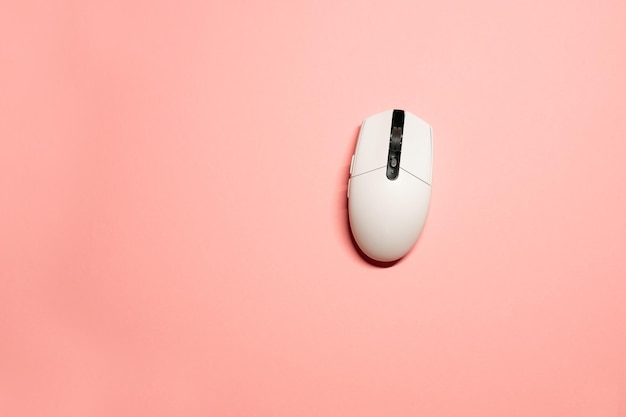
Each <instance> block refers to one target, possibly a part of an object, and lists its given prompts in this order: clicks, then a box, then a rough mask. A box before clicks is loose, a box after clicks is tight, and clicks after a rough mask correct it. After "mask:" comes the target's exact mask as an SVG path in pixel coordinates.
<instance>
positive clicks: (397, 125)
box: [387, 110, 404, 181]
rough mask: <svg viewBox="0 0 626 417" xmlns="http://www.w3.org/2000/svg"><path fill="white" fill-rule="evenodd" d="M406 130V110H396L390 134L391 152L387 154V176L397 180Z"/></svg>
mask: <svg viewBox="0 0 626 417" xmlns="http://www.w3.org/2000/svg"><path fill="white" fill-rule="evenodd" d="M403 130H404V110H394V111H393V117H392V119H391V133H390V135H389V154H388V155H387V178H388V179H390V180H392V181H393V180H395V179H396V178H398V174H399V173H400V154H401V152H402V133H403Z"/></svg>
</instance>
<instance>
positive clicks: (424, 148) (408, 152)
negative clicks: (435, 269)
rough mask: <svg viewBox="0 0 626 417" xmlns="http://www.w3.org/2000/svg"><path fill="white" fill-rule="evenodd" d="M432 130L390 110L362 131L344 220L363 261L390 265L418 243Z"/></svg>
mask: <svg viewBox="0 0 626 417" xmlns="http://www.w3.org/2000/svg"><path fill="white" fill-rule="evenodd" d="M432 149H433V144H432V129H431V127H430V126H429V125H428V124H427V123H426V122H424V121H423V120H421V119H419V118H418V117H417V116H415V115H413V114H411V113H409V112H407V111H403V110H389V111H386V112H383V113H379V114H376V115H374V116H371V117H368V118H367V119H365V121H364V122H363V124H362V125H361V130H360V132H359V138H358V140H357V144H356V150H355V152H354V155H352V163H351V164H350V179H349V180H348V215H349V218H350V228H351V229H352V235H353V236H354V240H355V241H356V243H357V244H358V246H359V248H360V249H361V250H362V251H363V253H364V254H365V255H367V256H368V257H370V258H371V259H373V260H376V261H380V262H391V261H395V260H398V259H400V258H402V257H403V256H404V255H406V254H407V253H408V252H409V251H410V250H411V248H412V247H413V245H415V242H416V241H417V238H418V237H419V235H420V233H421V232H422V228H423V227H424V223H425V221H426V214H427V213H428V206H429V204H430V191H431V179H432V166H433V163H432V160H433V157H432V155H433V153H432Z"/></svg>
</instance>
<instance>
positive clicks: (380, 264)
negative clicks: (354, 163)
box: [340, 126, 404, 268]
mask: <svg viewBox="0 0 626 417" xmlns="http://www.w3.org/2000/svg"><path fill="white" fill-rule="evenodd" d="M360 129H361V127H360V126H359V127H357V128H356V129H355V132H354V135H353V139H352V148H351V150H350V151H349V153H348V158H347V160H348V161H350V160H351V158H352V154H353V153H354V150H355V149H356V142H357V140H358V138H359V131H360ZM349 179H350V165H349V164H348V167H347V169H345V170H344V173H343V175H342V183H343V184H345V186H346V188H345V191H344V192H343V193H341V194H340V198H341V199H342V208H343V211H344V220H343V224H344V232H345V233H346V234H347V236H348V238H349V239H350V242H351V243H352V247H353V249H354V251H355V252H356V253H357V254H358V256H359V257H360V258H361V260H362V261H364V262H366V263H367V264H369V265H371V266H374V267H377V268H389V267H392V266H394V265H396V264H397V263H399V262H401V261H402V259H404V257H402V258H400V259H396V260H395V261H390V262H382V261H377V260H375V259H372V258H370V257H369V256H367V255H366V254H365V252H363V251H362V250H361V248H360V247H359V244H358V243H357V242H356V240H355V239H354V235H353V234H352V229H351V227H350V212H349V208H348V205H349V200H348V198H347V184H348V180H349Z"/></svg>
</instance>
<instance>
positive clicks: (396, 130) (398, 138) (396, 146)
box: [389, 127, 402, 152]
mask: <svg viewBox="0 0 626 417" xmlns="http://www.w3.org/2000/svg"><path fill="white" fill-rule="evenodd" d="M389 148H390V150H391V151H395V152H400V149H401V148H402V128H401V127H392V128H391V141H390V144H389Z"/></svg>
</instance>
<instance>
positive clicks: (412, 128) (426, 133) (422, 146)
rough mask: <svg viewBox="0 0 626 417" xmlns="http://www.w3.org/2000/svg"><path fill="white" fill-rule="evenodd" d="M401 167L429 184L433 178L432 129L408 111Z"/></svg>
mask: <svg viewBox="0 0 626 417" xmlns="http://www.w3.org/2000/svg"><path fill="white" fill-rule="evenodd" d="M403 136H404V138H403V140H402V159H401V160H400V168H402V169H404V170H405V171H408V172H410V173H411V174H413V175H414V176H416V177H418V178H419V179H421V180H422V181H424V182H425V183H427V184H431V179H432V157H433V148H432V130H431V128H430V126H429V125H428V123H426V122H424V121H423V120H421V119H420V118H418V117H417V116H415V115H413V114H411V113H409V112H406V116H405V121H404V135H403Z"/></svg>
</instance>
